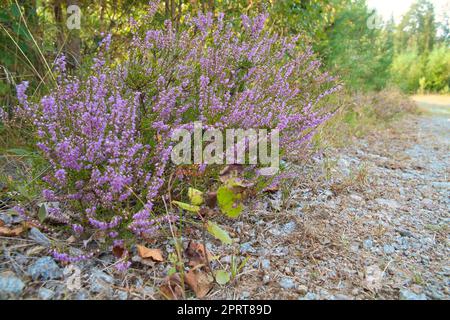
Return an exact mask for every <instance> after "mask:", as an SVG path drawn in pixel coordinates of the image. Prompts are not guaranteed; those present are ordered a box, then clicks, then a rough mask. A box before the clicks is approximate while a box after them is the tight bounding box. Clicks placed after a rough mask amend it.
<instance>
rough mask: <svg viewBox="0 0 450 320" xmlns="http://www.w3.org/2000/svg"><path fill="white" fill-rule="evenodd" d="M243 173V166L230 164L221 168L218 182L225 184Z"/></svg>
mask: <svg viewBox="0 0 450 320" xmlns="http://www.w3.org/2000/svg"><path fill="white" fill-rule="evenodd" d="M243 171H244V166H243V165H242V164H230V165H228V166H226V167H225V168H223V170H222V171H221V172H220V173H219V180H220V181H221V182H225V181H227V180H229V179H230V178H233V177H238V176H240V175H241V174H242V172H243Z"/></svg>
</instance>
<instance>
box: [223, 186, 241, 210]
mask: <svg viewBox="0 0 450 320" xmlns="http://www.w3.org/2000/svg"><path fill="white" fill-rule="evenodd" d="M239 199H240V195H238V194H235V193H234V192H233V190H231V189H229V188H228V187H226V186H221V187H219V189H218V190H217V204H218V205H219V208H220V210H221V211H222V213H223V214H225V215H226V216H227V217H229V218H237V217H239V215H240V214H241V212H242V209H243V206H242V203H239V202H238V201H239Z"/></svg>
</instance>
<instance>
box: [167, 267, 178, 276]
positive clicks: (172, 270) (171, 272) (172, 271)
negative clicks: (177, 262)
mask: <svg viewBox="0 0 450 320" xmlns="http://www.w3.org/2000/svg"><path fill="white" fill-rule="evenodd" d="M176 272H177V269H176V268H175V267H171V268H170V269H169V271H167V275H168V276H169V277H170V276H171V275H173V274H175V273H176Z"/></svg>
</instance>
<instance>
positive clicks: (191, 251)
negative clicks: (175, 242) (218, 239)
mask: <svg viewBox="0 0 450 320" xmlns="http://www.w3.org/2000/svg"><path fill="white" fill-rule="evenodd" d="M185 255H186V258H187V259H188V260H189V262H188V265H189V266H190V267H196V266H198V265H200V264H204V265H206V263H207V262H206V257H208V260H209V261H211V259H212V255H211V253H210V252H209V251H208V250H207V249H205V247H204V246H203V244H201V243H197V242H194V241H190V242H189V244H188V247H187V248H186V250H185Z"/></svg>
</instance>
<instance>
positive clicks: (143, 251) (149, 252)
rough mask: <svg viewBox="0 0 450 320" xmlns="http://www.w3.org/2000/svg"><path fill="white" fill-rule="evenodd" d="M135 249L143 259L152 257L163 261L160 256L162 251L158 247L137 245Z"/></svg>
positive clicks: (157, 260)
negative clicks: (151, 247)
mask: <svg viewBox="0 0 450 320" xmlns="http://www.w3.org/2000/svg"><path fill="white" fill-rule="evenodd" d="M137 251H138V254H139V256H140V257H141V258H143V259H148V258H149V259H152V260H154V261H156V262H162V261H164V258H163V256H162V252H161V250H160V249H149V248H147V247H144V246H141V245H137Z"/></svg>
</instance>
